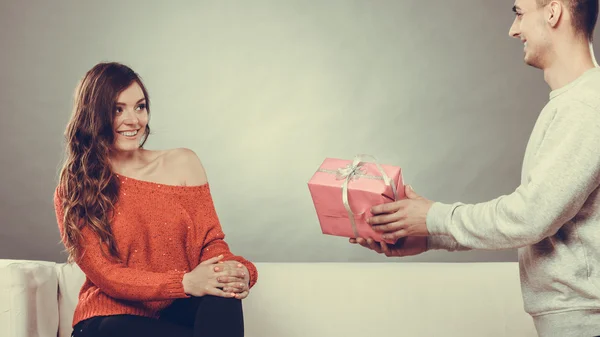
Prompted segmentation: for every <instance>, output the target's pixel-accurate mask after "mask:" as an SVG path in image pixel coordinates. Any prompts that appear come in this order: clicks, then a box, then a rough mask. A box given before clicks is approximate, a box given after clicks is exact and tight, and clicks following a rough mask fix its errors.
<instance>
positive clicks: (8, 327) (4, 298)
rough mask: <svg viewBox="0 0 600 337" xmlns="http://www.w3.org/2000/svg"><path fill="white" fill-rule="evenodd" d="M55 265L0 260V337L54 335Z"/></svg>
mask: <svg viewBox="0 0 600 337" xmlns="http://www.w3.org/2000/svg"><path fill="white" fill-rule="evenodd" d="M54 265H55V263H54V262H46V261H26V260H2V259H0V336H12V337H38V336H40V337H41V336H56V333H57V331H58V302H57V296H58V282H57V277H56V271H55V269H54Z"/></svg>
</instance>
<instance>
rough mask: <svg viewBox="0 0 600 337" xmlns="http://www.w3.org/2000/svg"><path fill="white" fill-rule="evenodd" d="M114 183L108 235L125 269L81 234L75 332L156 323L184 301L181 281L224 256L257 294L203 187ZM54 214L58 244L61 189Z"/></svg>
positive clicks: (249, 266) (91, 235) (254, 273)
mask: <svg viewBox="0 0 600 337" xmlns="http://www.w3.org/2000/svg"><path fill="white" fill-rule="evenodd" d="M118 177H119V181H120V191H119V199H118V202H117V204H116V205H115V212H114V217H113V222H112V223H111V229H112V231H113V234H114V237H115V241H116V244H117V249H118V250H119V254H120V258H121V260H122V261H123V262H122V263H118V262H114V261H112V260H109V259H107V258H106V257H105V256H104V255H103V253H102V251H101V248H100V244H99V241H98V239H97V237H96V236H95V234H94V233H93V232H92V231H91V230H90V229H89V228H88V227H87V226H84V227H83V229H82V236H83V240H82V247H84V250H85V253H84V254H83V256H81V257H80V258H79V259H78V260H77V261H75V262H76V263H77V265H78V266H79V267H80V268H81V270H82V271H83V272H84V273H85V275H86V278H85V282H84V283H83V286H82V288H81V290H80V293H79V302H78V304H77V307H76V308H75V313H74V316H73V322H72V323H73V326H74V325H75V324H77V323H78V322H79V321H82V320H84V319H87V318H90V317H94V316H106V315H118V314H130V315H140V316H146V317H153V318H157V317H159V316H160V311H161V310H162V309H164V308H166V307H167V306H169V305H170V304H171V303H172V302H173V301H174V300H175V299H177V298H185V297H189V296H188V295H187V294H185V292H184V291H183V284H182V279H183V275H184V273H186V272H188V271H191V270H192V269H194V267H196V266H197V265H198V264H199V263H200V262H202V261H204V260H207V259H210V258H212V257H215V256H217V255H220V254H224V256H225V257H224V258H223V259H222V261H227V260H235V261H239V262H241V263H242V264H244V266H246V268H247V269H248V272H249V276H250V287H252V286H254V284H255V283H256V280H257V277H258V272H257V270H256V267H255V266H254V264H252V263H251V262H249V261H248V260H246V259H244V258H243V257H241V256H236V255H234V254H232V253H231V251H230V250H229V246H228V245H227V243H225V241H224V237H225V235H224V234H223V231H222V229H221V225H220V223H219V220H218V217H217V213H216V211H215V208H214V204H213V200H212V196H211V193H210V187H209V185H208V183H206V184H204V185H199V186H173V185H161V184H157V183H153V182H148V181H142V180H136V179H133V178H128V177H124V176H118ZM54 207H55V210H56V217H57V221H58V225H59V229H60V232H61V236H62V233H63V226H62V223H63V217H64V213H63V209H62V202H61V200H60V197H59V191H58V188H57V190H56V192H55V194H54ZM105 251H106V252H107V251H108V250H106V249H105Z"/></svg>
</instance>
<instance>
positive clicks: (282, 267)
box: [243, 262, 537, 337]
mask: <svg viewBox="0 0 600 337" xmlns="http://www.w3.org/2000/svg"><path fill="white" fill-rule="evenodd" d="M256 265H257V268H258V272H259V280H258V283H257V284H256V286H255V287H254V288H253V290H252V292H251V293H250V295H249V296H248V297H247V298H246V299H245V300H244V302H243V304H244V314H245V323H246V336H247V337H259V336H260V337H270V336H272V337H279V336H286V337H306V336H345V337H350V336H410V337H421V336H422V337H430V336H461V337H481V336H486V337H515V336H519V337H528V336H531V337H536V336H537V334H536V332H535V328H534V325H533V322H532V319H531V318H530V316H529V315H527V314H526V313H525V312H524V310H523V300H522V297H521V289H520V283H519V270H518V264H517V263H402V262H399V263H393V262H390V263H257V264H256Z"/></svg>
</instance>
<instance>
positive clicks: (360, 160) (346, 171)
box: [319, 154, 398, 238]
mask: <svg viewBox="0 0 600 337" xmlns="http://www.w3.org/2000/svg"><path fill="white" fill-rule="evenodd" d="M367 157H369V158H372V159H373V161H372V163H373V164H375V166H376V167H377V170H379V172H380V173H381V176H373V175H368V174H366V172H365V169H364V167H363V165H364V164H365V163H368V162H367V161H365V160H364V158H367ZM319 172H325V173H335V175H336V179H337V180H342V179H344V183H343V184H342V202H343V203H344V208H346V212H348V217H349V218H350V224H351V225H352V232H353V233H354V237H355V238H357V237H358V229H357V228H356V221H355V220H354V215H355V214H354V213H353V212H352V209H351V208H350V203H349V201H348V184H349V183H350V180H353V179H359V178H367V179H376V180H383V182H384V183H385V184H386V185H387V186H391V187H392V192H393V193H394V200H396V199H397V198H398V194H397V191H396V185H395V184H394V182H393V181H392V179H391V178H390V177H388V175H387V174H386V173H385V171H384V170H383V168H382V167H381V165H379V162H378V161H377V158H375V157H373V156H371V155H366V154H361V155H357V156H355V157H354V160H353V161H352V163H351V164H348V165H346V166H345V167H342V168H339V169H337V170H326V169H319ZM362 214H364V212H362V213H359V214H357V215H362Z"/></svg>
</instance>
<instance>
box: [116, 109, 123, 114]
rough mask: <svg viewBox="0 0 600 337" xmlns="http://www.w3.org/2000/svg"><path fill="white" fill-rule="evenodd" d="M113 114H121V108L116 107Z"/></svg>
mask: <svg viewBox="0 0 600 337" xmlns="http://www.w3.org/2000/svg"><path fill="white" fill-rule="evenodd" d="M115 112H116V113H118V114H120V113H121V112H123V108H121V107H117V108H116V109H115Z"/></svg>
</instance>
